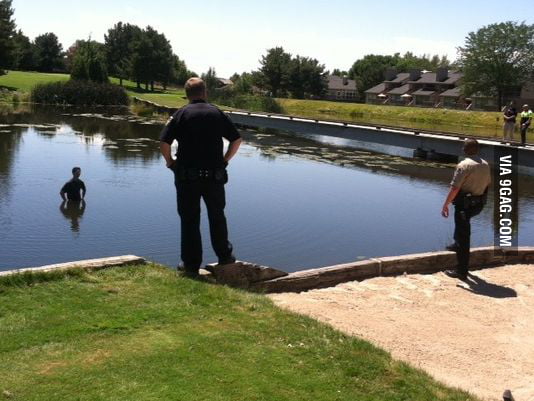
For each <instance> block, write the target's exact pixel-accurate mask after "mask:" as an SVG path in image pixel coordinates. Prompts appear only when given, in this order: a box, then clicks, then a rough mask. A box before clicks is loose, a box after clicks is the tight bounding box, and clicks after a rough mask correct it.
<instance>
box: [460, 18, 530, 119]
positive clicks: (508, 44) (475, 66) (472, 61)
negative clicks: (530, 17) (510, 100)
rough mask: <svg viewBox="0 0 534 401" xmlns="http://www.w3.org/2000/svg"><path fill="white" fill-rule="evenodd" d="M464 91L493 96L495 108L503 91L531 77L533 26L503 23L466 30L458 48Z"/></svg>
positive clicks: (503, 93)
mask: <svg viewBox="0 0 534 401" xmlns="http://www.w3.org/2000/svg"><path fill="white" fill-rule="evenodd" d="M458 52H459V64H460V67H461V68H462V70H463V73H464V82H465V93H466V95H468V96H469V95H471V94H473V93H476V92H481V93H483V94H486V95H494V96H497V99H498V106H499V110H500V109H501V108H502V105H503V103H504V97H505V95H506V92H508V91H510V90H513V89H514V88H517V87H520V86H521V85H522V84H524V83H525V82H526V81H527V80H529V79H532V78H533V77H534V25H527V24H525V23H524V22H522V23H517V22H503V23H498V24H491V25H487V26H484V27H482V28H480V29H479V30H478V31H477V32H470V33H469V34H468V35H467V37H466V39H465V45H464V46H463V47H459V48H458Z"/></svg>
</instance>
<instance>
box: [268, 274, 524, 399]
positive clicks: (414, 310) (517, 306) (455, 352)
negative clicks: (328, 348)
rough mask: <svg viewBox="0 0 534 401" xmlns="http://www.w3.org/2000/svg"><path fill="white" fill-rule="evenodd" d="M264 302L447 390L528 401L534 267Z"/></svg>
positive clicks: (341, 288)
mask: <svg viewBox="0 0 534 401" xmlns="http://www.w3.org/2000/svg"><path fill="white" fill-rule="evenodd" d="M270 297H271V298H272V299H273V300H274V302H275V303H276V304H278V305H279V306H281V307H284V308H287V309H290V310H292V311H295V312H298V313H302V314H306V315H309V316H311V317H314V318H316V319H318V320H321V321H323V322H326V323H329V324H331V325H332V326H334V327H336V328H338V329H339V330H342V331H344V332H345V333H348V334H351V335H355V336H359V337H362V338H365V339H367V340H369V341H371V342H373V343H375V344H377V345H378V346H380V347H382V348H385V349H387V350H388V351H389V352H391V354H392V355H393V357H394V358H397V359H401V360H405V361H407V362H409V363H411V364H412V365H414V366H417V367H420V368H422V369H424V370H426V371H427V372H429V373H430V374H431V375H433V376H434V377H435V378H436V379H438V380H440V381H442V382H444V383H446V384H448V385H451V386H456V387H461V388H463V389H465V390H468V391H470V392H472V393H474V394H476V395H478V396H480V397H482V398H485V399H488V400H500V399H502V398H500V397H501V395H502V393H503V391H504V390H505V389H507V388H509V389H511V390H512V392H513V394H514V397H515V399H516V400H517V401H534V265H511V266H503V267H498V268H493V269H485V270H478V271H475V272H473V274H472V275H471V278H470V280H469V283H464V282H462V281H458V280H454V279H451V278H449V277H447V276H445V275H444V274H443V273H437V274H433V275H409V276H398V277H378V278H374V279H369V280H364V281H361V282H358V281H353V282H350V283H344V284H340V285H338V286H336V287H332V288H326V289H320V290H312V291H308V292H304V293H300V294H294V293H285V294H272V295H270Z"/></svg>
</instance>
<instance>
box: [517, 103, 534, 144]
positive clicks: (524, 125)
mask: <svg viewBox="0 0 534 401" xmlns="http://www.w3.org/2000/svg"><path fill="white" fill-rule="evenodd" d="M532 116H534V113H532V110H530V107H529V106H528V104H524V105H523V107H522V111H521V113H520V114H519V117H520V118H521V120H520V121H519V128H520V132H521V145H525V144H526V142H527V131H528V128H529V127H530V123H531V122H532Z"/></svg>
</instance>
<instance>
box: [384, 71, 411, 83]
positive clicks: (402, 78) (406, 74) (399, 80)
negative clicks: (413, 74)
mask: <svg viewBox="0 0 534 401" xmlns="http://www.w3.org/2000/svg"><path fill="white" fill-rule="evenodd" d="M408 78H410V73H409V72H401V73H400V74H397V76H396V77H395V78H394V79H392V80H391V81H384V82H394V83H402V82H404V81H406V80H407V79H408Z"/></svg>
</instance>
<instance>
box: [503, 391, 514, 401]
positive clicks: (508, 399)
mask: <svg viewBox="0 0 534 401" xmlns="http://www.w3.org/2000/svg"><path fill="white" fill-rule="evenodd" d="M502 398H503V400H504V401H515V398H514V396H513V395H512V392H511V391H510V390H506V391H505V392H504V394H503V395H502Z"/></svg>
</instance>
